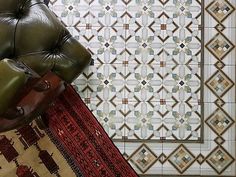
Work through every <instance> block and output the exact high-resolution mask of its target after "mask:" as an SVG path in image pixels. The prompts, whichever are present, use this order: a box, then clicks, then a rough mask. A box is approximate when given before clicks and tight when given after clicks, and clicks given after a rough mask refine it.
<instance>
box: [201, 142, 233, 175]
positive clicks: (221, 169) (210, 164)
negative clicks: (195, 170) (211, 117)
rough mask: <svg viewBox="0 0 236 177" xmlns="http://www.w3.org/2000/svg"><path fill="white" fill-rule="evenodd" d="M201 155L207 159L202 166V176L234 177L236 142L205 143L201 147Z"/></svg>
mask: <svg viewBox="0 0 236 177" xmlns="http://www.w3.org/2000/svg"><path fill="white" fill-rule="evenodd" d="M209 152H210V153H209ZM201 154H202V155H203V156H204V157H205V158H204V161H203V162H202V164H201V175H203V176H205V175H211V176H234V174H235V141H225V142H224V143H222V142H220V141H219V142H213V141H205V143H204V144H202V145H201Z"/></svg>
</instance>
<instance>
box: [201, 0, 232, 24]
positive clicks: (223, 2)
mask: <svg viewBox="0 0 236 177" xmlns="http://www.w3.org/2000/svg"><path fill="white" fill-rule="evenodd" d="M206 10H207V11H208V13H210V14H211V15H212V17H213V18H214V19H215V20H216V21H218V22H223V21H224V20H225V19H226V18H227V17H228V16H229V15H230V14H231V13H232V12H233V11H234V10H235V8H234V7H233V5H232V4H231V3H230V2H229V1H228V0H215V1H212V2H211V3H210V4H209V5H208V7H207V8H206Z"/></svg>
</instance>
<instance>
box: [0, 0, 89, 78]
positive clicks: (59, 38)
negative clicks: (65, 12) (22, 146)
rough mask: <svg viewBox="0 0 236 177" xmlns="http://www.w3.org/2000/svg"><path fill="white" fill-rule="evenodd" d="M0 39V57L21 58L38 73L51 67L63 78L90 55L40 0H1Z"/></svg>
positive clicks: (77, 69) (75, 72)
mask: <svg viewBox="0 0 236 177" xmlns="http://www.w3.org/2000/svg"><path fill="white" fill-rule="evenodd" d="M0 39H1V40H0V59H4V58H11V59H17V60H19V61H22V62H24V63H25V64H26V65H28V66H29V67H30V68H32V69H33V70H34V71H36V72H37V73H38V74H39V75H41V76H42V75H44V74H46V73H47V72H48V71H53V72H54V73H56V74H57V75H58V76H59V77H61V78H62V79H63V80H65V81H66V82H72V81H73V80H74V79H75V78H76V77H77V76H78V75H79V74H80V73H81V72H82V71H83V69H84V68H85V66H86V65H88V63H89V62H90V58H91V56H90V54H89V53H88V52H87V50H86V49H85V48H84V47H83V46H81V45H80V44H79V43H78V42H77V41H76V40H75V39H74V38H73V37H72V36H71V35H70V34H69V32H68V31H67V30H66V28H65V27H64V26H63V25H62V24H61V23H60V21H59V20H58V19H57V18H56V16H55V15H54V14H53V13H52V12H51V11H50V10H49V9H48V7H47V6H46V5H45V4H44V2H43V0H7V1H6V0H0Z"/></svg>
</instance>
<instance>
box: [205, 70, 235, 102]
mask: <svg viewBox="0 0 236 177" xmlns="http://www.w3.org/2000/svg"><path fill="white" fill-rule="evenodd" d="M206 85H207V86H208V88H209V89H211V91H212V92H213V93H214V94H215V95H216V96H221V97H222V96H223V95H224V94H225V93H226V92H227V91H228V90H229V89H230V88H232V87H233V85H234V83H233V81H232V80H231V79H230V78H229V77H228V76H227V75H226V74H224V73H223V72H222V71H216V72H215V73H214V74H213V75H212V76H211V78H210V79H209V80H208V81H207V82H206Z"/></svg>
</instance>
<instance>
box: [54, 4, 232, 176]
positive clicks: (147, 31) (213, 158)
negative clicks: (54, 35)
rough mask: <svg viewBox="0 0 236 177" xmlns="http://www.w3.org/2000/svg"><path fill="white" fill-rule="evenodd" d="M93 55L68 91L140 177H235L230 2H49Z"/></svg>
mask: <svg viewBox="0 0 236 177" xmlns="http://www.w3.org/2000/svg"><path fill="white" fill-rule="evenodd" d="M50 8H51V9H52V11H54V13H55V14H56V15H57V16H58V18H60V20H61V21H62V22H63V23H64V24H65V25H66V26H67V28H68V30H69V31H70V32H71V33H72V35H73V36H75V37H76V38H77V39H78V40H79V41H80V42H81V43H82V44H83V45H84V46H85V47H86V48H88V50H89V51H90V52H91V53H92V56H93V62H92V63H91V65H90V66H89V67H88V69H87V70H86V71H85V72H84V73H83V75H81V76H80V77H79V78H78V79H77V80H76V81H75V82H74V85H75V87H76V88H77V90H78V92H79V93H80V95H81V96H82V97H83V98H84V101H85V103H86V104H87V105H88V106H89V107H90V109H91V110H92V111H93V113H94V114H95V116H96V117H97V119H98V120H99V121H100V123H101V124H102V125H103V127H104V129H105V130H106V132H107V133H108V134H109V136H110V137H111V138H112V139H113V141H114V142H115V144H116V145H117V147H118V148H119V149H120V151H121V153H123V155H124V157H125V158H126V159H127V160H128V161H129V162H130V164H131V165H132V166H133V168H134V169H135V170H136V171H137V173H138V174H139V175H140V176H146V177H147V176H150V177H151V176H153V177H154V176H155V177H157V176H168V175H174V176H212V177H213V176H214V177H215V176H236V163H235V158H236V152H235V143H236V138H235V128H236V126H235V119H236V116H235V115H236V112H235V110H236V109H235V108H236V107H235V106H236V105H235V104H236V100H235V93H236V90H235V75H236V72H235V66H236V62H235V56H236V55H235V51H236V49H235V43H236V20H235V18H236V10H235V8H236V1H235V0H51V4H50Z"/></svg>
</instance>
